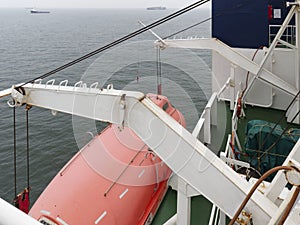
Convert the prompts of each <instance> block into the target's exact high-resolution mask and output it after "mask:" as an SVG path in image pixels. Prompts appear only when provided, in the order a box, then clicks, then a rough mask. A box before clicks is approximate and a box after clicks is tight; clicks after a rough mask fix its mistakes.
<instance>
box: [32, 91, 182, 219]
mask: <svg viewBox="0 0 300 225" xmlns="http://www.w3.org/2000/svg"><path fill="white" fill-rule="evenodd" d="M147 97H148V98H150V99H151V100H152V101H153V102H154V103H155V104H156V105H158V106H159V107H161V108H162V109H163V110H164V111H165V112H166V113H168V114H169V115H170V116H171V117H173V118H174V119H175V120H177V121H178V122H179V123H180V124H181V125H182V126H185V120H184V118H183V116H182V114H181V113H180V112H179V111H178V110H177V109H175V108H174V107H173V106H172V104H171V103H170V102H169V100H168V99H167V98H166V97H164V96H161V95H155V94H148V95H147ZM171 173H172V171H171V170H170V169H169V168H168V166H167V165H166V164H165V163H164V162H163V161H162V160H161V159H160V158H159V157H158V156H157V155H156V154H155V153H154V152H153V151H152V150H151V149H150V148H149V147H148V146H146V145H145V144H144V142H143V141H142V140H141V139H140V138H139V137H137V136H136V135H135V133H134V132H133V131H132V130H130V129H129V128H128V127H125V128H124V129H123V130H120V129H118V126H117V125H113V124H111V125H109V126H107V127H106V128H105V129H104V130H103V131H102V132H101V133H100V134H98V135H97V136H95V137H94V138H93V139H92V140H91V141H90V142H89V143H88V144H87V145H86V146H84V147H83V148H82V149H81V150H80V151H79V152H78V153H77V154H76V155H75V156H74V157H73V158H72V159H71V160H70V161H69V162H68V163H67V164H66V165H65V166H64V167H63V168H62V169H61V171H60V172H59V173H58V174H57V175H56V176H55V177H54V178H53V180H52V181H51V182H50V184H49V185H48V186H47V188H46V189H45V190H44V192H43V193H42V194H41V195H40V197H39V198H38V200H37V201H36V202H35V204H34V205H33V207H32V208H31V210H30V212H29V215H31V216H32V217H34V218H36V219H37V220H38V221H40V222H41V223H42V224H47V225H74V224H76V225H92V224H93V225H95V224H96V225H117V224H122V225H144V224H150V223H151V221H152V219H153V217H154V215H155V213H156V211H157V209H158V207H159V205H160V203H161V201H162V199H163V198H164V195H165V193H166V191H167V189H168V185H167V182H168V179H169V177H170V175H171Z"/></svg>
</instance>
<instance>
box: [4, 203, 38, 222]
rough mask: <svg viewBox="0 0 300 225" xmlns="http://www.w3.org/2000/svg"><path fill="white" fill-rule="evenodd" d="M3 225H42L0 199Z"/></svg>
mask: <svg viewBox="0 0 300 225" xmlns="http://www.w3.org/2000/svg"><path fill="white" fill-rule="evenodd" d="M0 224H1V225H20V224H22V225H41V223H39V222H38V221H37V220H35V219H33V218H32V217H30V216H28V215H27V214H25V213H24V212H22V211H21V210H19V209H17V208H16V207H14V206H12V205H11V204H9V203H8V202H6V201H4V200H3V199H1V198H0Z"/></svg>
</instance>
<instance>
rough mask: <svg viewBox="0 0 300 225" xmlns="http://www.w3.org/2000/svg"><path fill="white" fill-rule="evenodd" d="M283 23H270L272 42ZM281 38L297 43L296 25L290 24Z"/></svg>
mask: <svg viewBox="0 0 300 225" xmlns="http://www.w3.org/2000/svg"><path fill="white" fill-rule="evenodd" d="M280 27H281V25H269V43H272V41H273V40H274V38H275V36H276V34H277V33H278V31H279V29H280ZM281 40H283V41H285V42H287V43H289V44H295V42H296V26H295V25H288V26H287V28H286V30H285V32H284V33H283V35H282V36H281Z"/></svg>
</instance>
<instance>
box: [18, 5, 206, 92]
mask: <svg viewBox="0 0 300 225" xmlns="http://www.w3.org/2000/svg"><path fill="white" fill-rule="evenodd" d="M209 1H210V0H200V1H197V2H195V3H193V4H191V5H189V6H187V7H185V8H183V9H180V10H178V11H176V12H174V13H172V14H170V15H168V16H166V17H163V18H162V19H159V20H157V21H155V22H153V23H151V24H149V25H147V26H145V27H143V28H141V29H138V30H136V31H134V32H132V33H130V34H128V35H125V36H123V37H122V38H119V39H117V40H115V41H113V42H111V43H109V44H107V45H105V46H103V47H101V48H98V49H96V50H94V51H92V52H90V53H88V54H86V55H84V56H82V57H80V58H77V59H75V60H73V61H71V62H69V63H67V64H64V65H62V66H60V67H58V68H56V69H54V70H51V71H50V72H48V73H45V74H43V75H41V76H39V77H36V78H34V79H32V80H29V81H27V82H25V83H24V84H22V85H20V86H21V87H22V86H24V85H25V84H28V83H33V82H34V81H35V80H38V79H44V78H46V77H49V76H51V75H53V74H55V73H57V72H59V71H62V70H64V69H66V68H68V67H70V66H73V65H75V64H77V63H79V62H81V61H83V60H85V59H88V58H90V57H92V56H94V55H96V54H99V53H101V52H103V51H105V50H107V49H109V48H112V47H114V46H116V45H118V44H120V43H122V42H124V41H127V40H129V39H131V38H133V37H135V36H137V35H140V34H142V33H144V32H146V31H148V30H150V29H152V28H154V27H157V26H159V25H161V24H163V23H165V22H167V21H169V20H172V19H174V18H176V17H178V16H180V15H182V14H184V13H186V12H189V11H191V10H193V9H195V8H197V7H199V6H201V5H203V4H204V3H207V2H209Z"/></svg>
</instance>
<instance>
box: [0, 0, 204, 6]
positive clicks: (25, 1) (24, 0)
mask: <svg viewBox="0 0 300 225" xmlns="http://www.w3.org/2000/svg"><path fill="white" fill-rule="evenodd" d="M196 1H197V0H0V8H16V7H18V8H24V7H36V8H145V7H148V6H159V5H163V6H166V7H168V8H182V7H184V6H187V5H189V4H192V3H194V2H196ZM206 7H207V6H206Z"/></svg>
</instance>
